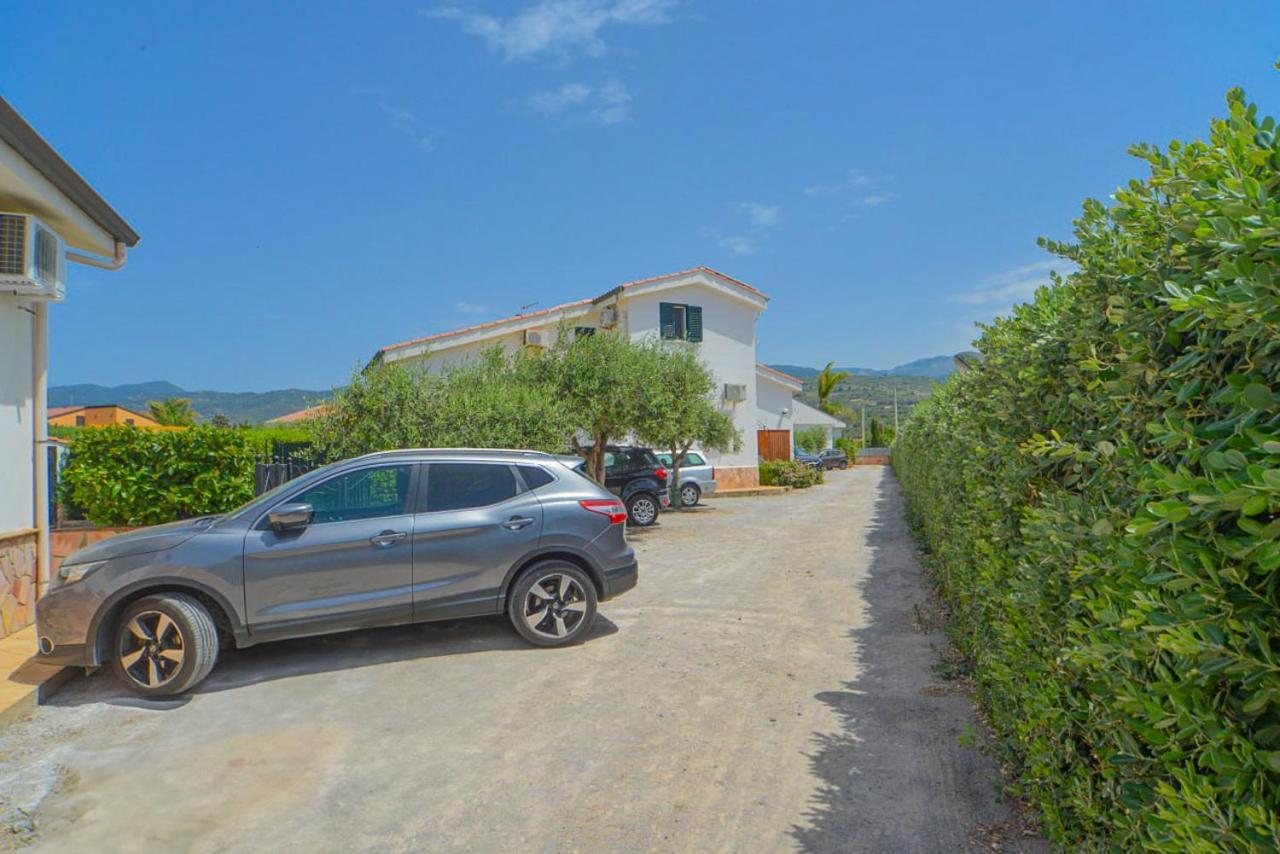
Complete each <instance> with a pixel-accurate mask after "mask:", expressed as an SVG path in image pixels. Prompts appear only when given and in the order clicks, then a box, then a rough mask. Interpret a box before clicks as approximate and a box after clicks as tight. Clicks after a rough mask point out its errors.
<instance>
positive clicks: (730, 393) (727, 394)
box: [724, 383, 747, 403]
mask: <svg viewBox="0 0 1280 854" xmlns="http://www.w3.org/2000/svg"><path fill="white" fill-rule="evenodd" d="M724 399H725V400H728V401H732V402H734V403H737V402H738V401H742V400H746V399H747V387H746V386H745V385H740V384H738V383H725V384H724Z"/></svg>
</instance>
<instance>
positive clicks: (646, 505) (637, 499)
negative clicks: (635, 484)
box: [627, 492, 658, 528]
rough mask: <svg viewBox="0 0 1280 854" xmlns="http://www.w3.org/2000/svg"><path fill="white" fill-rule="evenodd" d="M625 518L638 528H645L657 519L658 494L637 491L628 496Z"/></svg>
mask: <svg viewBox="0 0 1280 854" xmlns="http://www.w3.org/2000/svg"><path fill="white" fill-rule="evenodd" d="M627 520H628V521H630V522H631V524H632V525H636V526H637V527H640V528H647V527H649V526H650V525H652V524H653V523H654V522H656V521H658V496H656V495H654V494H653V493H652V492H637V493H636V494H635V495H633V496H631V497H630V498H628V499H627Z"/></svg>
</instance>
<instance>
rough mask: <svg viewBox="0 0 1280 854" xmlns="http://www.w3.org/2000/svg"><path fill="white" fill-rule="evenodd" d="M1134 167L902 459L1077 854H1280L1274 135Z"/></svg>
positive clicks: (1277, 152)
mask: <svg viewBox="0 0 1280 854" xmlns="http://www.w3.org/2000/svg"><path fill="white" fill-rule="evenodd" d="M1227 106H1228V110H1229V115H1228V117H1227V118H1225V119H1218V120H1215V121H1213V123H1212V125H1211V129H1210V135H1209V138H1208V140H1207V141H1193V142H1186V143H1179V142H1174V143H1171V144H1170V145H1169V146H1168V149H1167V150H1165V151H1162V150H1159V149H1156V148H1154V147H1151V146H1145V145H1143V146H1137V147H1135V148H1134V149H1133V153H1134V154H1135V156H1137V157H1139V158H1141V159H1142V160H1144V161H1145V162H1146V163H1147V165H1148V166H1149V170H1150V174H1149V175H1148V176H1147V177H1146V178H1145V179H1143V180H1136V181H1132V182H1130V183H1129V184H1128V185H1127V186H1126V187H1124V188H1122V189H1120V190H1118V191H1117V192H1116V194H1115V201H1114V204H1112V205H1110V206H1106V205H1104V204H1102V203H1101V202H1098V201H1088V202H1086V203H1085V205H1084V211H1083V214H1082V215H1081V217H1080V218H1079V219H1078V220H1076V223H1075V241H1074V243H1071V244H1056V243H1052V242H1048V241H1046V242H1044V245H1045V246H1046V247H1047V248H1048V249H1049V250H1050V251H1053V252H1055V253H1056V254H1058V255H1060V256H1062V257H1063V258H1065V259H1067V260H1069V261H1071V262H1073V263H1074V265H1076V267H1077V271H1076V272H1075V273H1073V274H1071V275H1070V276H1069V277H1068V278H1067V279H1065V280H1062V279H1057V280H1055V284H1054V285H1053V286H1052V287H1048V288H1044V289H1042V290H1041V291H1040V292H1039V293H1038V294H1037V295H1036V297H1035V299H1034V300H1033V301H1032V302H1031V303H1030V304H1029V305H1024V306H1019V307H1017V308H1015V309H1014V310H1013V312H1012V315H1011V316H1010V317H1008V318H1003V319H1000V320H997V321H996V322H994V323H993V324H992V325H991V326H990V327H988V328H986V329H985V330H984V333H983V336H982V338H981V340H980V341H979V342H978V346H979V348H980V349H981V351H982V353H983V355H984V357H985V359H984V361H983V362H982V363H981V365H980V366H978V367H977V368H975V369H974V370H972V371H969V372H966V373H962V374H958V375H956V376H954V377H952V378H951V379H950V380H949V381H948V382H947V383H946V384H945V385H944V386H943V387H942V388H941V389H940V390H939V392H938V394H936V395H935V396H934V397H933V398H931V399H930V400H929V401H927V402H925V403H924V404H921V405H920V406H918V407H917V408H916V410H915V412H914V414H913V418H912V420H911V422H910V423H909V424H908V425H907V427H906V428H905V430H904V434H903V436H902V437H901V439H900V441H899V443H898V446H897V448H896V452H895V455H894V460H895V466H896V468H897V470H898V474H899V477H900V478H901V481H902V484H903V487H904V489H905V491H906V494H907V499H908V506H909V513H910V515H911V518H912V522H913V524H915V525H916V526H917V528H918V530H919V532H920V534H921V536H922V538H923V540H924V542H925V543H926V545H927V547H928V548H929V550H930V551H931V552H932V565H933V567H934V572H935V577H936V579H937V583H938V586H939V588H940V589H941V591H942V592H943V595H944V596H945V597H946V598H947V599H948V600H949V601H950V603H951V605H952V606H953V609H954V614H955V621H954V625H953V632H954V636H955V640H956V642H957V644H958V645H959V646H960V648H961V649H962V650H963V651H964V652H965V653H966V654H967V655H969V656H970V657H971V658H972V659H973V661H974V665H975V670H974V674H975V678H976V680H977V684H978V686H979V695H980V700H981V701H982V702H983V704H984V706H985V708H986V710H987V712H988V717H989V719H990V721H991V723H992V725H993V726H994V727H995V729H996V731H997V734H998V735H999V736H1000V742H1001V744H1002V749H1003V750H1004V752H1005V757H1004V758H1005V759H1006V760H1007V761H1009V762H1010V763H1012V764H1013V765H1014V767H1015V768H1016V769H1017V770H1018V771H1019V774H1018V779H1019V780H1020V781H1021V785H1022V786H1023V787H1024V788H1025V790H1026V792H1027V794H1028V795H1029V796H1030V797H1032V798H1033V799H1034V800H1035V801H1036V802H1037V803H1038V804H1039V805H1040V807H1041V810H1042V813H1043V816H1044V819H1045V824H1046V827H1047V829H1048V830H1049V832H1050V833H1051V834H1052V835H1053V836H1054V837H1055V838H1056V839H1058V840H1059V841H1060V842H1062V843H1064V844H1072V845H1074V844H1086V845H1089V846H1091V847H1095V846H1096V847H1117V848H1134V847H1142V848H1147V849H1152V850H1165V851H1206V852H1208V851H1220V850H1234V851H1255V850H1267V851H1273V850H1277V849H1280V400H1278V398H1277V393H1276V392H1277V390H1278V389H1280V131H1278V129H1277V124H1276V121H1275V120H1274V119H1272V118H1270V117H1266V118H1264V117H1260V116H1259V115H1258V112H1257V108H1256V107H1255V106H1254V105H1251V104H1248V103H1246V102H1245V100H1244V98H1243V95H1242V94H1241V93H1240V92H1239V91H1232V92H1231V93H1229V94H1228V98H1227Z"/></svg>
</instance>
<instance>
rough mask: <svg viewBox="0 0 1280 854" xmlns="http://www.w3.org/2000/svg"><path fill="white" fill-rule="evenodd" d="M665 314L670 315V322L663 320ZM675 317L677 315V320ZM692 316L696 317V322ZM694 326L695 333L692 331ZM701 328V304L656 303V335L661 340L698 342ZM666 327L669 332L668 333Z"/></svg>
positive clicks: (700, 336)
mask: <svg viewBox="0 0 1280 854" xmlns="http://www.w3.org/2000/svg"><path fill="white" fill-rule="evenodd" d="M667 316H669V317H670V321H671V322H670V324H667V323H666V322H665V318H666V317H667ZM677 317H679V321H678V322H677ZM694 318H696V319H697V320H696V323H695V322H694ZM694 326H696V327H697V333H696V335H695V334H693V333H692V330H693V327H694ZM703 328H704V324H703V309H702V306H701V305H694V304H693V303H686V302H659V303H658V337H659V338H661V339H662V340H664V341H688V342H690V343H693V344H700V343H702V339H703V337H704V332H703ZM668 329H669V330H670V334H668Z"/></svg>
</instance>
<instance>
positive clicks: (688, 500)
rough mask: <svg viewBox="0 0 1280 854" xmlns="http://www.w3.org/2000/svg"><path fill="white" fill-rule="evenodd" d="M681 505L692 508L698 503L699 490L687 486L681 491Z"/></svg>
mask: <svg viewBox="0 0 1280 854" xmlns="http://www.w3.org/2000/svg"><path fill="white" fill-rule="evenodd" d="M680 503H681V504H683V505H684V506H685V507H692V506H693V505H695V504H697V503H698V490H697V487H694V486H686V487H684V488H682V489H681V490H680Z"/></svg>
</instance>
